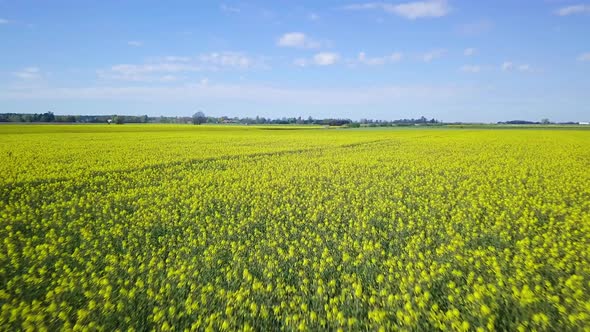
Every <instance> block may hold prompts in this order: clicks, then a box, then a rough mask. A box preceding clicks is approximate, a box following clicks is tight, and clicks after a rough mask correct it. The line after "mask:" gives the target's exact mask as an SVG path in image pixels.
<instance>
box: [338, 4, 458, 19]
mask: <svg viewBox="0 0 590 332" xmlns="http://www.w3.org/2000/svg"><path fill="white" fill-rule="evenodd" d="M344 9H348V10H369V9H380V10H383V11H385V12H388V13H390V14H395V15H398V16H402V17H405V18H407V19H410V20H415V19H417V18H426V17H442V16H446V15H447V14H449V13H450V11H451V7H450V6H449V5H448V3H447V1H446V0H425V1H413V2H406V3H400V4H390V3H385V2H368V3H361V4H352V5H348V6H345V7H344Z"/></svg>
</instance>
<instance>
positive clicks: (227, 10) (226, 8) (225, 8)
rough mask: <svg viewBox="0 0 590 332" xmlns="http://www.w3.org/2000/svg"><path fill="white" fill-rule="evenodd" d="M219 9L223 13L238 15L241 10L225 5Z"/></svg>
mask: <svg viewBox="0 0 590 332" xmlns="http://www.w3.org/2000/svg"><path fill="white" fill-rule="evenodd" d="M219 8H221V10H222V11H224V12H229V13H239V12H241V11H242V10H241V9H240V8H238V7H234V6H230V5H226V4H224V3H223V4H221V6H220V7H219Z"/></svg>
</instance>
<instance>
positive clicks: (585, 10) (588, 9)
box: [555, 5, 590, 16]
mask: <svg viewBox="0 0 590 332" xmlns="http://www.w3.org/2000/svg"><path fill="white" fill-rule="evenodd" d="M555 14H556V15H559V16H568V15H574V14H590V5H573V6H567V7H562V8H559V9H558V10H556V11H555Z"/></svg>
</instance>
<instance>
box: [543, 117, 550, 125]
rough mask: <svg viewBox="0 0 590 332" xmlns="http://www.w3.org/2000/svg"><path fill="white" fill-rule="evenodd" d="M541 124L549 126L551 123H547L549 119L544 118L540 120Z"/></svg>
mask: <svg viewBox="0 0 590 332" xmlns="http://www.w3.org/2000/svg"><path fill="white" fill-rule="evenodd" d="M541 123H542V124H550V123H551V121H549V119H547V118H545V119H541Z"/></svg>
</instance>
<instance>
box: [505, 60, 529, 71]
mask: <svg viewBox="0 0 590 332" xmlns="http://www.w3.org/2000/svg"><path fill="white" fill-rule="evenodd" d="M501 68H502V71H513V70H516V71H519V72H522V73H532V72H535V71H536V70H534V69H533V67H532V66H531V65H530V64H528V63H523V64H515V63H514V62H512V61H505V62H504V63H502V66H501Z"/></svg>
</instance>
